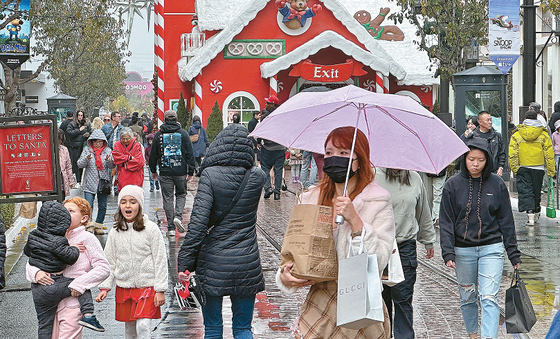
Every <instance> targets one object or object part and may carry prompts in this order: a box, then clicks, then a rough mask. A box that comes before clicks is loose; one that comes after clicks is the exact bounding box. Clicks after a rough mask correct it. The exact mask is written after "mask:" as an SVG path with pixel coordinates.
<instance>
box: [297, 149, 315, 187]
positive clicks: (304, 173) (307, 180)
mask: <svg viewBox="0 0 560 339" xmlns="http://www.w3.org/2000/svg"><path fill="white" fill-rule="evenodd" d="M302 159H303V165H301V166H302V167H301V177H300V178H299V181H300V182H301V183H302V184H303V187H304V188H308V187H309V186H311V185H313V184H314V183H315V181H316V180H317V164H316V163H315V159H313V153H312V152H309V151H303V156H302ZM310 165H311V170H309V166H310Z"/></svg>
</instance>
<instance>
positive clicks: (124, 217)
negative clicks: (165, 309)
mask: <svg viewBox="0 0 560 339" xmlns="http://www.w3.org/2000/svg"><path fill="white" fill-rule="evenodd" d="M118 201H119V209H118V210H117V213H116V214H115V225H114V226H113V228H112V229H111V230H110V231H109V235H108V236H107V243H106V245H105V255H106V256H107V260H108V261H109V265H110V267H111V273H110V275H109V277H108V278H107V279H106V280H105V281H104V282H103V283H101V284H100V285H99V288H100V289H101V292H100V293H99V294H98V295H97V298H96V299H95V300H96V301H97V302H100V301H102V300H103V299H105V298H106V297H107V293H108V292H109V291H110V290H111V288H112V287H113V283H116V285H117V287H116V291H115V301H116V312H115V319H116V320H118V321H123V322H125V338H138V339H141V338H146V339H147V338H150V319H159V318H161V311H160V306H161V305H163V304H164V303H165V294H164V293H165V291H166V290H167V253H166V251H165V243H164V240H163V236H162V234H161V232H160V230H159V228H158V226H157V225H156V224H155V223H154V222H152V221H150V220H148V215H147V214H145V215H142V206H143V205H144V191H143V190H142V188H141V187H138V186H134V185H128V186H125V187H123V189H122V190H121V191H120V193H119V197H118ZM117 257H118V260H117Z"/></svg>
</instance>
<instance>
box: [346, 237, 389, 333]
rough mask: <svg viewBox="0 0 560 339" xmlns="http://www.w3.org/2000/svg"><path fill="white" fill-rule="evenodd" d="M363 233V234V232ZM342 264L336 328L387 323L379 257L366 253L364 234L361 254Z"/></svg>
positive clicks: (348, 258) (353, 327)
mask: <svg viewBox="0 0 560 339" xmlns="http://www.w3.org/2000/svg"><path fill="white" fill-rule="evenodd" d="M362 232H363V231H362ZM351 250H352V248H351V246H350V251H349V252H348V257H347V259H344V260H340V261H339V262H338V294H337V310H336V311H337V312H336V325H337V326H342V327H347V328H351V329H355V330H357V329H360V328H364V327H367V326H370V325H373V324H375V323H378V322H383V321H384V320H385V317H384V314H383V299H382V298H381V279H380V277H379V270H378V269H377V255H375V254H368V253H367V251H365V250H364V234H363V233H362V242H361V245H360V250H359V252H358V253H359V254H358V255H356V256H354V257H350V254H351Z"/></svg>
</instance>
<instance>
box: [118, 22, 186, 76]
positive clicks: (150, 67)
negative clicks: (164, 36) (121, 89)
mask: <svg viewBox="0 0 560 339" xmlns="http://www.w3.org/2000/svg"><path fill="white" fill-rule="evenodd" d="M145 13H146V12H145V11H142V15H144V18H146V16H145ZM153 25H154V14H153V13H152V17H151V21H150V26H151V27H150V30H149V31H148V25H147V23H146V20H143V19H142V18H140V17H139V16H136V17H135V18H134V25H133V27H132V33H131V36H130V44H129V45H128V48H129V50H130V51H131V52H132V56H130V57H129V58H128V60H129V62H127V63H126V71H127V72H130V71H136V72H138V73H140V75H141V76H142V77H143V78H148V79H151V78H152V76H153V74H154V26H153ZM177 43H179V42H177Z"/></svg>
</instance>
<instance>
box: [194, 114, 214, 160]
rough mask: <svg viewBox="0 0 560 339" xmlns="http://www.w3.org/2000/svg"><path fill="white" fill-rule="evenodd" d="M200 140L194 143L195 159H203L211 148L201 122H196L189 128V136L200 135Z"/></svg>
mask: <svg viewBox="0 0 560 339" xmlns="http://www.w3.org/2000/svg"><path fill="white" fill-rule="evenodd" d="M199 133H200V135H199V136H198V140H197V141H196V142H193V150H194V156H195V158H199V157H203V156H205V155H206V149H208V147H210V142H209V141H208V134H206V130H205V129H204V127H202V124H201V123H200V121H195V122H194V123H193V124H192V125H191V127H189V136H191V135H195V134H199Z"/></svg>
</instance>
